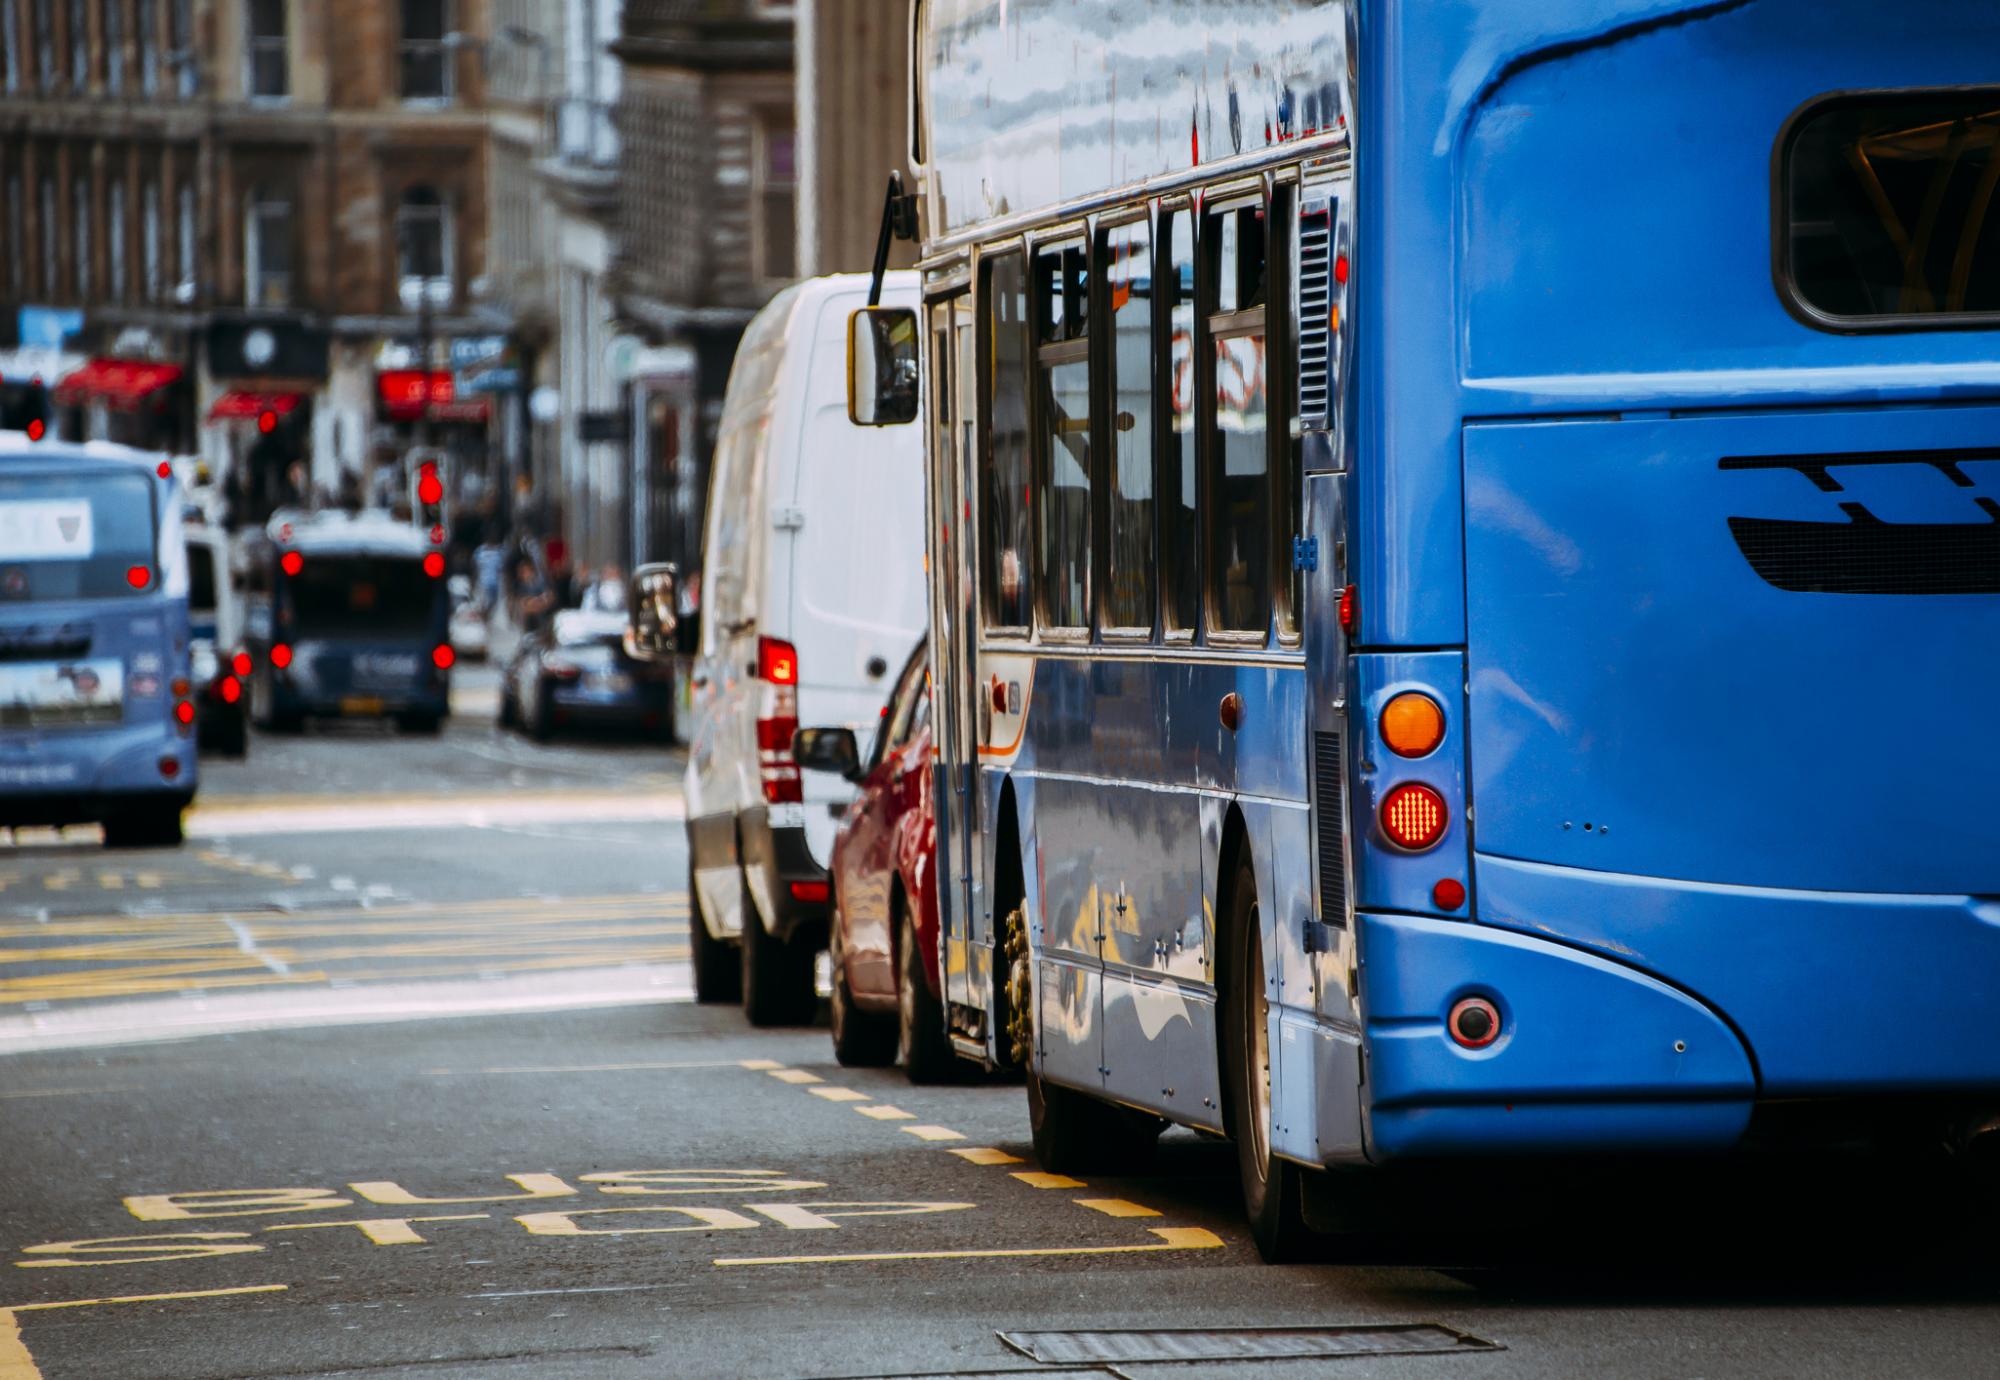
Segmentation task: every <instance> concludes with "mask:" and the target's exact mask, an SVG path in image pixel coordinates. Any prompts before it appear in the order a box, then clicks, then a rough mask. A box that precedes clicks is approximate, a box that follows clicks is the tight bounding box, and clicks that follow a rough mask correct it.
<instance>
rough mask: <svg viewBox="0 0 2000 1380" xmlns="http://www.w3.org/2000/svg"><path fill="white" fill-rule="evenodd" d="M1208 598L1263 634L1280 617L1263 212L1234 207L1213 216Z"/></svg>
mask: <svg viewBox="0 0 2000 1380" xmlns="http://www.w3.org/2000/svg"><path fill="white" fill-rule="evenodd" d="M1208 232H1209V238H1208V241H1207V243H1208V246H1209V255H1210V258H1209V271H1210V273H1211V274H1212V275H1213V277H1212V279H1211V282H1212V283H1213V285H1214V286H1213V288H1212V291H1213V292H1214V301H1215V303H1216V310H1215V314H1214V315H1212V316H1211V317H1209V320H1208V334H1209V340H1210V342H1211V343H1210V345H1209V347H1208V348H1209V361H1210V364H1211V367H1212V369H1213V373H1212V375H1211V378H1212V386H1211V390H1210V399H1209V400H1210V402H1211V403H1212V404H1213V406H1214V409H1215V411H1214V414H1213V418H1212V420H1211V421H1210V423H1209V425H1210V428H1211V430H1210V437H1211V448H1210V451H1209V484H1208V501H1209V514H1210V521H1209V544H1208V563H1207V569H1208V596H1209V597H1208V603H1209V617H1210V620H1211V622H1210V627H1211V628H1212V629H1213V630H1215V631H1217V632H1223V633H1254V634H1258V635H1260V636H1261V635H1262V634H1264V633H1266V632H1268V631H1269V629H1270V625H1271V527H1272V509H1271V497H1272V496H1271V487H1272V476H1271V445H1270V432H1269V427H1268V424H1267V419H1266V410H1267V405H1268V404H1267V393H1268V388H1267V383H1266V377H1265V341H1266V334H1265V321H1264V308H1263V300H1264V286H1265V274H1264V263H1265V252H1264V242H1263V235H1264V211H1263V208H1262V206H1258V207H1256V208H1254V209H1252V208H1244V207H1230V208H1225V209H1223V210H1221V211H1218V212H1216V213H1214V214H1213V215H1212V216H1211V217H1210V220H1209V224H1208Z"/></svg>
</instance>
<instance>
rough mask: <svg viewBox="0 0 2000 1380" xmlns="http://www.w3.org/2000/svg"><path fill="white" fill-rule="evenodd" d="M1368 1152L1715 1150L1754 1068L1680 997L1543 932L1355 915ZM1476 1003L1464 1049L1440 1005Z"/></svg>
mask: <svg viewBox="0 0 2000 1380" xmlns="http://www.w3.org/2000/svg"><path fill="white" fill-rule="evenodd" d="M1360 924H1361V926H1362V954H1363V965H1364V966H1363V968H1362V982H1363V1009H1364V1011H1365V1012H1366V1023H1365V1035H1366V1049H1367V1054H1366V1058H1367V1069H1366V1080H1365V1083H1364V1085H1363V1092H1364V1105H1363V1122H1364V1134H1365V1137H1366V1144H1367V1153H1368V1158H1369V1159H1371V1160H1375V1161H1383V1160H1390V1159H1398V1158H1403V1157H1409V1156H1433V1155H1438V1156H1445V1155H1468V1154H1494V1153H1538V1154H1539V1153H1559V1154H1568V1153H1583V1154H1589V1153H1602V1152H1610V1153H1616V1152H1624V1151H1642V1150H1643V1151H1668V1150H1677V1151H1697V1150H1720V1149H1726V1148H1729V1147H1731V1146H1734V1145H1735V1144H1737V1143H1738V1142H1739V1141H1740V1140H1741V1139H1742V1137H1743V1134H1744V1132H1745V1131H1746V1130H1747V1129H1748V1127H1749V1124H1750V1115H1751V1110H1752V1106H1753V1104H1754V1102H1755V1099H1756V1096H1757V1076H1756V1071H1755V1069H1754V1067H1753V1065H1752V1062H1751V1059H1750V1055H1749V1052H1748V1051H1747V1050H1746V1049H1745V1048H1744V1045H1743V1042H1742V1041H1741V1040H1740V1039H1738V1038H1737V1036H1736V1034H1735V1032H1733V1031H1732V1030H1731V1029H1730V1027H1729V1025H1728V1024H1727V1023H1726V1022H1725V1021H1724V1020H1722V1019H1721V1017H1719V1016H1718V1015H1717V1014H1716V1013H1715V1012H1714V1011H1712V1010H1710V1009H1709V1008H1708V1007H1707V1006H1705V1005H1704V1004H1702V1003H1701V1002H1699V1001H1697V1000H1695V999H1694V998H1692V997H1690V996H1688V995H1687V994H1686V993H1684V992H1681V991H1679V990H1677V989H1676V988H1674V987H1672V986H1669V985H1668V984H1666V983H1664V982H1661V981H1659V980H1658V979H1655V978H1653V977H1649V976H1648V975H1646V974H1644V973H1642V972H1639V971H1638V970H1636V969H1634V968H1632V967H1630V966H1628V965H1626V964H1623V963H1618V962H1614V961H1612V960H1611V959H1608V958H1604V957H1601V956H1598V955H1595V954H1590V953H1585V952H1583V951H1582V950H1579V949H1575V948H1571V947H1568V946H1566V945H1562V944H1557V943H1553V942H1551V941H1549V940H1546V939H1541V938H1533V937H1529V936H1527V935H1522V934H1516V933H1512V932H1509V931H1507V930H1501V929H1495V928H1491V927H1488V926H1484V925H1475V924H1468V923H1465V922H1462V921H1448V920H1431V919H1422V918H1418V917H1415V916H1403V915H1364V916H1362V917H1360ZM1468 999H1483V1000H1484V1001H1486V1002H1490V1003H1491V1004H1492V1007H1493V1008H1494V1009H1495V1010H1497V1011H1498V1013H1499V1018H1500V1025H1499V1031H1500V1033H1499V1035H1498V1037H1497V1038H1496V1039H1494V1040H1493V1041H1492V1043H1490V1044H1487V1045H1485V1046H1484V1047H1482V1048H1468V1047H1466V1046H1465V1045H1463V1044H1461V1043H1460V1042H1458V1041H1457V1040H1454V1038H1453V1037H1452V1035H1451V1034H1450V1032H1449V1031H1448V1029H1447V1024H1448V1020H1449V1018H1450V1016H1451V1013H1452V1011H1453V1009H1454V1008H1455V1007H1457V1006H1458V1005H1459V1004H1460V1003H1461V1002H1464V1001H1467V1000H1468Z"/></svg>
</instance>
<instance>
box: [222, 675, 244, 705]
mask: <svg viewBox="0 0 2000 1380" xmlns="http://www.w3.org/2000/svg"><path fill="white" fill-rule="evenodd" d="M242 698H243V682H242V681H240V680H238V679H236V677H234V676H224V677H223V678H222V702H223V703H224V704H234V703H236V702H237V701H238V700H240V699H242Z"/></svg>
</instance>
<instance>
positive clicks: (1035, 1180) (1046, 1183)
mask: <svg viewBox="0 0 2000 1380" xmlns="http://www.w3.org/2000/svg"><path fill="white" fill-rule="evenodd" d="M1008 1177H1009V1178H1012V1179H1019V1180H1020V1181H1021V1182H1022V1183H1024V1184H1026V1185H1027V1186H1028V1187H1029V1188H1088V1187H1090V1185H1089V1184H1087V1183H1085V1182H1084V1181H1083V1180H1082V1179H1072V1178H1071V1177H1070V1176H1069V1175H1067V1174H1044V1173H1043V1172H1042V1171H1041V1170H1039V1169H1030V1170H1025V1171H1023V1172H1021V1173H1019V1174H1010V1175H1008Z"/></svg>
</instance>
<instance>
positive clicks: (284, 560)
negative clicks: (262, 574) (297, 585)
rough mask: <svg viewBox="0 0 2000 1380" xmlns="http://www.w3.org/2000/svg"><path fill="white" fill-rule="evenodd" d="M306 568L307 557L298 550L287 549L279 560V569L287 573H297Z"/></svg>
mask: <svg viewBox="0 0 2000 1380" xmlns="http://www.w3.org/2000/svg"><path fill="white" fill-rule="evenodd" d="M305 568H306V558H305V557H304V556H301V555H300V554H299V553H298V552H296V551H287V552H286V553H285V554H284V555H283V556H282V557H280V558H279V560H278V569H280V570H282V571H284V572H285V573H286V574H287V575H296V574H298V573H299V572H300V571H301V570H304V569H305Z"/></svg>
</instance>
